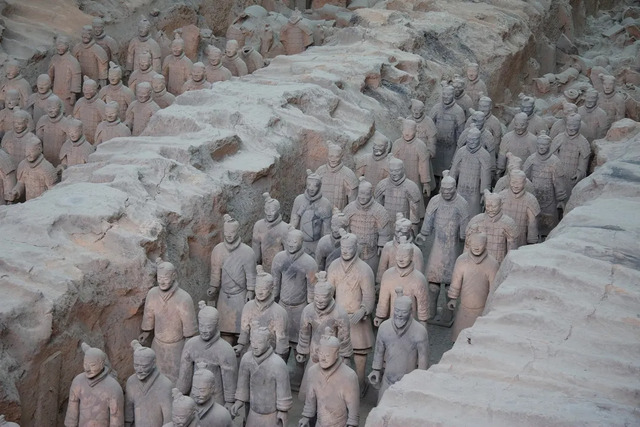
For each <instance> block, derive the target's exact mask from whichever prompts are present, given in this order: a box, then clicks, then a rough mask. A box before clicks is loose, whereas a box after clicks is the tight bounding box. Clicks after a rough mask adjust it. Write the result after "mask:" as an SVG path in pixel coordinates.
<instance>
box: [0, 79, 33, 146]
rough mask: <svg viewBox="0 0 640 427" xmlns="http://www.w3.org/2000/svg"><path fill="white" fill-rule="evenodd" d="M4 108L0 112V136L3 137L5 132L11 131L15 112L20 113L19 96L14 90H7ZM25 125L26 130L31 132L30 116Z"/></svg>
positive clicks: (31, 121)
mask: <svg viewBox="0 0 640 427" xmlns="http://www.w3.org/2000/svg"><path fill="white" fill-rule="evenodd" d="M6 95H7V97H6V99H5V108H3V109H2V110H0V127H1V129H0V135H2V136H4V135H5V134H6V133H7V132H9V131H11V130H13V115H14V113H15V112H16V111H20V110H21V108H20V94H19V93H18V91H17V90H15V89H9V90H8V91H7V93H6ZM27 116H28V117H29V120H28V123H27V130H28V131H29V132H33V130H34V123H33V120H32V118H31V115H29V113H27Z"/></svg>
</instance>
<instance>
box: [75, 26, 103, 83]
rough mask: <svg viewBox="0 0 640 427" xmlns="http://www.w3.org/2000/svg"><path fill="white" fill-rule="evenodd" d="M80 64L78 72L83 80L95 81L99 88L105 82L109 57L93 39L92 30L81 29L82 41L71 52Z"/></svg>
mask: <svg viewBox="0 0 640 427" xmlns="http://www.w3.org/2000/svg"><path fill="white" fill-rule="evenodd" d="M71 53H72V54H73V56H75V58H76V59H77V60H78V62H79V63H80V70H81V71H82V74H83V76H86V77H85V78H90V79H92V80H95V81H96V82H97V83H98V85H99V86H101V87H102V86H104V85H105V83H106V82H107V71H108V69H109V55H107V52H105V51H104V49H103V48H102V47H100V45H99V44H97V43H96V41H95V40H94V39H93V28H91V26H90V25H85V26H84V27H82V41H81V42H80V43H78V44H76V45H75V46H74V47H73V50H72V52H71Z"/></svg>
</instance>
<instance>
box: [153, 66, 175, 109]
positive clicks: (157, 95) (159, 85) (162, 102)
mask: <svg viewBox="0 0 640 427" xmlns="http://www.w3.org/2000/svg"><path fill="white" fill-rule="evenodd" d="M151 89H153V93H152V98H153V101H154V102H155V103H156V104H158V107H160V108H167V107H168V106H169V105H171V104H173V103H174V102H175V100H176V97H175V95H173V94H171V93H169V92H167V84H166V80H165V78H164V76H163V75H162V74H157V73H156V74H155V75H154V76H153V78H152V79H151Z"/></svg>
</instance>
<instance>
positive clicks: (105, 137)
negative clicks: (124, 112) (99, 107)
mask: <svg viewBox="0 0 640 427" xmlns="http://www.w3.org/2000/svg"><path fill="white" fill-rule="evenodd" d="M118 111H119V107H118V103H117V102H115V101H109V102H107V105H105V107H104V120H103V121H102V122H100V124H99V125H98V127H97V128H96V137H95V139H94V144H95V145H100V144H102V143H103V142H106V141H109V140H110V139H113V138H120V137H125V136H131V130H129V128H128V127H127V125H125V124H124V123H122V122H121V121H120V119H119V118H118Z"/></svg>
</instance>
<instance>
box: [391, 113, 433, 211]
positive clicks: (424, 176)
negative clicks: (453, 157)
mask: <svg viewBox="0 0 640 427" xmlns="http://www.w3.org/2000/svg"><path fill="white" fill-rule="evenodd" d="M416 131H417V125H416V122H414V121H413V120H406V119H405V120H403V121H402V138H398V139H396V140H395V141H394V143H393V147H392V148H391V153H392V154H393V155H394V156H395V157H396V158H398V159H400V160H402V161H403V162H404V172H405V173H406V177H407V178H409V180H410V181H413V182H414V183H415V184H416V185H417V186H418V189H419V190H420V195H421V198H422V194H423V193H424V194H426V195H427V197H429V196H430V195H431V190H433V189H435V182H434V180H433V179H432V177H433V173H432V171H431V154H430V153H429V150H428V149H427V146H426V144H425V143H424V141H422V140H421V139H418V138H417V137H416ZM421 205H422V209H423V210H424V202H422V203H421ZM406 214H407V217H408V212H407V213H406Z"/></svg>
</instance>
